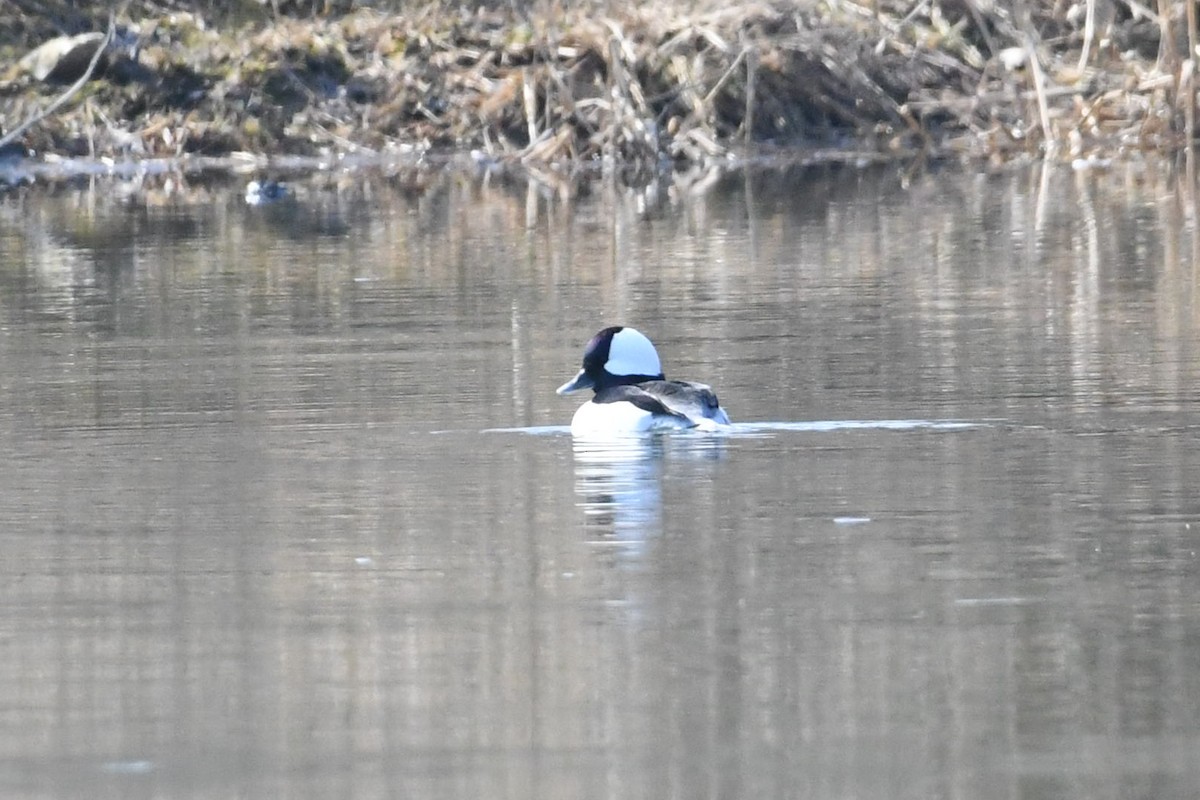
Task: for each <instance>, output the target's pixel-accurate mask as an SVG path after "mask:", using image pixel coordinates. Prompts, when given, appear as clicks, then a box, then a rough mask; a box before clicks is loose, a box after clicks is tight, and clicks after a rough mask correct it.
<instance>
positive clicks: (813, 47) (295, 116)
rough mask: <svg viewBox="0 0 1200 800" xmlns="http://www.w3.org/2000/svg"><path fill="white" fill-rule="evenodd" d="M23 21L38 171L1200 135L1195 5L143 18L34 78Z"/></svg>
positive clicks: (964, 152)
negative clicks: (220, 20)
mask: <svg viewBox="0 0 1200 800" xmlns="http://www.w3.org/2000/svg"><path fill="white" fill-rule="evenodd" d="M20 5H21V4H17V7H16V8H14V6H13V5H12V4H9V6H8V7H7V10H5V11H4V12H2V14H0V16H5V17H12V16H14V15H15V16H16V17H19V19H0V23H4V25H3V29H4V30H5V31H7V32H6V33H5V34H0V39H3V41H0V55H4V56H7V58H5V61H7V62H9V63H11V64H13V65H14V66H12V67H10V68H9V69H8V71H7V72H6V73H5V74H4V75H3V76H2V77H0V98H2V99H3V101H4V111H3V112H0V123H2V125H3V129H4V131H14V130H15V129H17V128H18V127H19V126H20V125H21V124H22V122H25V121H29V120H34V123H33V124H32V125H30V126H29V127H28V129H27V130H25V131H24V132H23V133H22V134H21V135H20V136H19V137H13V136H12V134H11V133H10V134H8V136H6V137H5V138H7V139H11V140H12V141H9V142H7V144H8V149H7V151H6V154H5V156H6V157H5V158H4V163H5V164H6V165H7V169H9V171H10V172H11V171H12V170H13V169H16V170H17V171H18V174H19V172H20V170H21V169H22V168H32V169H31V171H32V172H37V171H39V170H40V171H42V172H46V173H54V172H55V171H56V170H55V167H54V165H55V164H59V165H61V164H64V163H81V164H83V163H90V164H94V165H101V166H103V165H104V164H106V163H107V164H111V163H114V162H122V163H123V162H130V161H132V162H145V163H147V164H158V163H161V162H163V161H171V162H174V163H176V164H182V163H184V162H188V161H194V160H196V159H202V160H203V159H209V160H212V163H216V162H217V161H220V160H223V159H225V160H228V161H229V169H230V170H231V171H234V172H236V171H239V166H246V169H245V171H248V172H249V171H255V170H269V169H271V168H272V167H271V164H272V163H273V162H275V161H278V160H279V159H288V158H296V159H310V160H311V163H313V164H314V165H320V164H331V165H332V164H337V163H345V162H346V161H347V160H351V161H353V160H355V159H358V160H362V161H367V162H373V163H381V162H388V161H393V160H398V161H406V160H411V159H416V158H421V157H429V156H434V155H445V154H458V155H457V156H454V159H455V160H458V159H461V158H462V154H468V153H469V154H471V156H470V157H469V158H468V159H467V161H468V163H469V162H471V161H474V162H476V163H489V164H490V163H495V164H504V165H516V166H519V167H527V168H530V169H535V170H547V169H549V170H553V171H556V172H558V173H574V172H576V171H589V170H595V169H596V168H597V165H598V164H599V165H602V167H601V168H602V169H615V170H618V171H620V172H621V173H622V175H623V176H624V177H625V178H626V179H627V180H628V181H630V182H634V183H636V182H638V181H640V180H645V179H647V176H648V175H651V174H653V173H655V172H657V171H661V170H662V169H669V168H672V167H681V166H688V165H696V164H704V163H709V162H712V161H731V160H736V159H738V158H739V157H740V158H746V157H747V156H750V157H753V155H754V154H755V153H759V152H774V153H789V154H795V153H799V154H805V153H808V154H812V153H823V154H825V155H826V156H827V157H829V158H830V159H831V160H839V159H841V160H851V159H864V158H865V159H868V160H871V161H876V160H878V161H889V160H892V161H907V160H914V161H915V160H922V159H923V160H928V161H939V162H945V161H959V162H965V163H982V164H986V165H990V166H999V165H1003V164H1004V163H1007V162H1010V161H1013V160H1027V159H1029V158H1039V159H1040V158H1049V159H1052V160H1060V161H1074V162H1077V163H1078V162H1085V163H1086V162H1094V163H1107V162H1110V161H1114V160H1121V159H1126V158H1130V157H1136V156H1140V155H1158V156H1163V155H1166V156H1170V155H1174V154H1177V153H1179V152H1180V151H1181V150H1183V149H1186V147H1187V145H1188V143H1189V142H1190V141H1193V140H1194V138H1195V136H1194V127H1195V89H1196V86H1195V81H1194V79H1193V73H1192V70H1193V64H1192V62H1191V61H1189V60H1186V59H1185V58H1184V56H1186V53H1187V51H1188V49H1189V48H1188V45H1189V42H1192V43H1193V46H1194V44H1195V41H1196V32H1195V24H1196V23H1195V20H1194V18H1193V19H1186V18H1185V15H1184V10H1183V9H1182V8H1181V9H1177V11H1178V15H1177V16H1178V18H1173V19H1164V18H1161V17H1157V16H1155V15H1154V14H1153V13H1152V12H1150V11H1149V10H1148V9H1145V8H1143V7H1142V6H1140V5H1138V4H1136V3H1125V4H1117V5H1113V6H1104V9H1106V10H1107V12H1109V13H1108V16H1107V17H1105V18H1103V19H1099V20H1098V19H1096V18H1094V17H1095V14H1096V13H1098V12H1096V9H1095V6H1096V4H1095V3H1094V2H1089V3H1087V8H1088V10H1089V11H1090V12H1093V13H1090V14H1088V15H1087V16H1086V18H1084V19H1079V18H1078V15H1077V14H1076V15H1075V16H1071V14H1070V13H1068V11H1061V12H1060V13H1059V14H1058V15H1055V14H1054V13H1052V12H1051V11H1050V10H1046V11H1041V10H1038V11H1031V12H1028V13H1027V14H1026V15H1025V16H1026V17H1027V18H1026V19H1018V18H1017V17H1018V16H1020V15H1013V14H1010V13H1008V12H1006V11H1004V10H1001V9H999V8H992V9H990V10H989V11H988V12H987V13H984V12H981V11H979V10H978V8H977V4H973V3H957V2H945V3H942V4H940V5H938V4H931V5H928V6H926V5H924V4H917V6H916V7H913V6H912V5H911V4H900V3H897V2H891V0H879V2H877V3H874V4H871V3H865V2H864V3H862V4H860V3H858V2H850V0H828V2H800V3H782V2H775V3H755V4H749V5H743V6H738V7H732V8H730V7H717V6H711V5H710V6H708V7H706V8H702V9H700V10H695V8H694V7H692V6H688V7H664V8H661V9H658V10H655V11H653V12H651V11H648V10H645V9H638V8H637V7H635V6H633V5H631V4H622V3H612V4H608V5H604V6H589V7H584V8H582V9H581V10H578V9H577V10H564V9H563V8H562V7H561V6H547V7H545V8H543V9H541V10H540V11H538V10H529V11H527V12H524V13H517V12H516V11H514V10H513V9H512V8H511V7H509V8H507V9H505V10H487V9H475V10H470V9H462V8H459V7H448V6H444V5H438V4H432V5H428V6H424V7H422V8H420V9H418V10H416V11H411V10H409V11H406V12H405V13H403V14H400V13H390V14H389V13H383V12H379V11H375V10H368V9H353V8H350V9H347V10H345V11H343V12H338V11H332V12H330V13H328V14H326V15H323V16H308V17H304V18H301V17H299V16H287V15H286V14H283V13H280V14H277V15H275V16H273V17H266V18H263V19H260V20H257V21H252V22H239V23H236V24H234V23H229V24H217V23H215V22H213V21H212V20H211V19H206V18H204V17H201V16H199V15H197V14H195V13H192V12H187V11H178V10H169V9H163V8H162V7H160V6H157V5H153V4H150V3H148V2H138V3H133V4H131V5H130V6H128V7H127V8H126V11H125V12H124V13H125V15H126V16H125V18H123V19H114V20H111V22H110V21H109V20H108V19H105V20H97V19H92V20H90V21H89V22H90V24H91V25H92V27H93V30H91V31H87V32H84V34H82V35H80V34H76V35H75V38H74V40H68V39H66V38H65V37H61V36H60V37H52V38H51V39H50V40H47V41H55V42H57V43H58V47H59V50H58V52H57V53H51V54H50V55H46V53H44V52H43V53H42V54H41V55H40V57H35V56H34V54H35V53H36V52H37V51H36V47H37V44H38V43H39V42H40V44H43V45H44V44H45V41H41V40H44V39H45V35H46V34H45V31H47V30H48V29H49V28H51V27H53V26H47V25H40V26H39V24H38V23H39V22H45V20H39V19H37V18H36V17H34V18H31V17H29V15H24V16H21V15H22V12H21V10H20V8H19V6H20ZM1185 5H1186V4H1185ZM64 13H65V12H64ZM956 15H957V16H956ZM17 23H21V24H17ZM78 24H84V23H83V22H80V23H78ZM59 28H60V29H61V26H59ZM99 31H104V34H103V35H102V34H101V33H100V32H99ZM72 41H74V42H76V43H77V44H76V45H75V46H74V49H71V45H70V42H72ZM89 48H90V49H89ZM47 49H48V48H45V47H44V48H43V50H47ZM39 58H40V60H39ZM72 83H74V84H75V85H71V84H72ZM55 103H60V106H59V107H57V108H54V107H53V106H54V104H55ZM47 109H50V113H45V112H46V110H47ZM39 114H44V116H43V117H42V118H40V119H39V118H38V116H39ZM0 144H4V141H3V139H0ZM31 153H32V154H31ZM79 159H82V161H78V162H76V161H73V160H79ZM43 165H46V166H43ZM316 168H319V166H318V167H316Z"/></svg>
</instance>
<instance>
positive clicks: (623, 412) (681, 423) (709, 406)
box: [558, 325, 729, 436]
mask: <svg viewBox="0 0 1200 800" xmlns="http://www.w3.org/2000/svg"><path fill="white" fill-rule="evenodd" d="M583 389H594V390H595V392H596V395H595V396H594V397H593V398H592V399H591V401H590V402H587V403H584V404H583V405H582V406H580V407H579V410H578V411H576V412H575V416H574V417H573V418H572V419H571V433H573V434H575V435H577V436H578V435H589V434H591V435H595V434H618V435H619V434H623V433H639V432H643V431H653V430H664V429H669V428H698V429H700V430H705V431H713V430H717V429H718V428H719V427H720V426H722V425H728V424H729V416H728V415H727V414H726V413H725V410H724V409H722V408H721V405H720V403H718V402H717V396H716V395H715V394H714V393H713V390H712V389H710V388H709V387H708V386H705V385H704V384H703V383H692V382H691V381H668V380H666V379H665V378H664V377H663V371H662V364H661V363H660V362H659V360H658V351H656V350H655V349H654V345H653V344H651V343H650V340H649V339H647V338H646V337H645V336H644V335H642V334H641V333H640V332H638V331H636V330H634V329H633V328H625V327H621V326H619V325H618V326H614V327H611V328H605V329H604V330H602V331H600V332H599V333H597V334H596V335H595V336H593V337H592V340H591V341H590V342H588V345H587V348H586V349H585V350H584V351H583V369H581V370H579V374H578V375H576V376H575V377H574V378H573V379H572V380H570V381H567V382H566V383H564V384H563V385H562V386H560V387H558V393H559V394H571V393H572V392H578V391H582V390H583Z"/></svg>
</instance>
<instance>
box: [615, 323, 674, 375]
mask: <svg viewBox="0 0 1200 800" xmlns="http://www.w3.org/2000/svg"><path fill="white" fill-rule="evenodd" d="M604 369H606V370H608V372H609V374H611V375H661V374H662V364H661V363H660V362H659V360H658V351H657V350H655V349H654V345H652V344H651V343H650V340H649V339H647V338H646V337H645V336H643V335H642V334H641V333H640V332H638V331H635V330H634V329H633V328H622V329H621V330H619V331H617V333H616V334H615V335H614V336H613V337H612V344H611V345H610V346H609V348H608V361H607V362H605V364H604Z"/></svg>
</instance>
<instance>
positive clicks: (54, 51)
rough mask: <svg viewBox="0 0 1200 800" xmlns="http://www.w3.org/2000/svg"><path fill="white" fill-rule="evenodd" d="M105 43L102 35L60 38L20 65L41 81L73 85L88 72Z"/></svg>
mask: <svg viewBox="0 0 1200 800" xmlns="http://www.w3.org/2000/svg"><path fill="white" fill-rule="evenodd" d="M103 42H104V34H103V33H80V34H78V35H76V36H59V37H57V38H54V39H51V40H50V41H48V42H46V43H45V44H43V45H41V46H39V47H37V48H35V49H33V50H31V51H29V52H28V53H26V54H25V57H24V58H22V59H21V60H20V62H19V66H20V68H21V69H22V70H24V71H25V72H28V73H29V74H31V75H33V77H35V78H37V79H38V80H39V81H48V82H51V83H72V82H74V81H77V80H79V78H80V77H81V76H82V75H83V73H84V72H86V71H87V67H88V64H89V63H91V60H92V56H94V55H95V54H96V49H97V48H98V47H100V45H101V44H102V43H103Z"/></svg>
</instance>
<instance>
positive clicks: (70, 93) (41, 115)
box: [0, 14, 117, 147]
mask: <svg viewBox="0 0 1200 800" xmlns="http://www.w3.org/2000/svg"><path fill="white" fill-rule="evenodd" d="M116 29H117V21H116V17H115V16H114V15H113V14H109V15H108V31H107V32H106V33H105V34H104V39H103V40H102V41H101V42H100V44H99V45H98V46H97V47H96V52H95V53H93V54H92V60H91V61H89V62H88V65H87V69H86V70H84V73H83V75H81V76H80V77H79V80H77V81H75V82H74V83H73V84H71V85H70V87H68V88H67V90H66V91H65V92H63V93H62V94H60V95H59V96H58V97H57V98H56V99H55V100H54V102H53V103H51V104H50V105H48V106H46V108H45V109H43V110H42V111H40V112H38V113H36V114H34V115H33V116H32V117H30V118H29V119H27V120H25V121H24V122H22V123H21V124H20V125H18V126H17V127H15V128H13V129H12V130H11V131H9V132H8V133H6V134H4V136H0V147H4V145H6V144H9V143H11V142H13V141H15V140H16V139H17V137H18V136H20V135H21V134H23V133H25V131H27V130H29V129H30V128H32V127H33V126H34V125H37V124H38V123H39V122H41V121H42V120H44V119H45V118H46V117H48V116H50V115H51V114H53V113H54V112H55V111H57V110H58V109H59V108H61V107H62V105H63V104H64V103H66V102H67V101H68V100H70V99H71V98H72V97H74V96H75V94H76V93H78V92H79V90H80V89H82V88H83V87H84V85H85V84H86V83H87V82H88V81H89V80H91V79H92V73H93V72H94V71H95V70H96V65H97V64H99V63H100V57H101V56H103V55H104V51H105V50H106V49H108V44H109V42H111V41H112V38H113V33H114V32H115V31H116Z"/></svg>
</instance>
